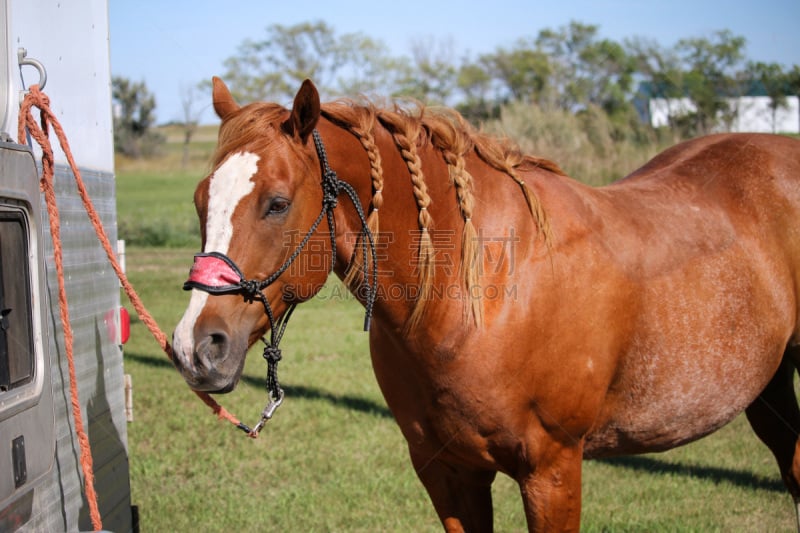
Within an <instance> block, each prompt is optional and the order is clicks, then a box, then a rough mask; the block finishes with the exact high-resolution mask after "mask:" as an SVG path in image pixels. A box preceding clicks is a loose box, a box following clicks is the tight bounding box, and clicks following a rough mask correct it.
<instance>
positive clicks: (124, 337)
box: [119, 307, 131, 344]
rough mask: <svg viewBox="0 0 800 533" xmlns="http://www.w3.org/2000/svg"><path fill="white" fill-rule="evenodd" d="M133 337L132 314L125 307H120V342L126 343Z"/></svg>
mask: <svg viewBox="0 0 800 533" xmlns="http://www.w3.org/2000/svg"><path fill="white" fill-rule="evenodd" d="M130 338H131V316H130V315H129V314H128V310H127V309H125V308H124V307H120V308H119V342H120V344H125V343H126V342H128V339H130Z"/></svg>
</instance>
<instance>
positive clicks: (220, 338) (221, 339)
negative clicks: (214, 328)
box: [209, 333, 228, 345]
mask: <svg viewBox="0 0 800 533" xmlns="http://www.w3.org/2000/svg"><path fill="white" fill-rule="evenodd" d="M209 337H211V344H212V345H224V344H225V343H227V342H228V336H227V335H225V334H224V333H212V334H211V335H209Z"/></svg>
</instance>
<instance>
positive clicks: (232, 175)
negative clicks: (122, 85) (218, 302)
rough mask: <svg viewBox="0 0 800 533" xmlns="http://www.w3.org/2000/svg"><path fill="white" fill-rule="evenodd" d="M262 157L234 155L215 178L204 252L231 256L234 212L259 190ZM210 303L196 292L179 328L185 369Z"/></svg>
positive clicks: (178, 345)
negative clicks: (257, 179) (256, 180)
mask: <svg viewBox="0 0 800 533" xmlns="http://www.w3.org/2000/svg"><path fill="white" fill-rule="evenodd" d="M258 159H259V157H258V156H257V155H256V154H253V153H250V152H240V153H236V154H233V155H232V156H230V157H229V158H228V159H226V160H225V162H224V163H222V164H221V165H220V166H219V168H217V170H216V171H215V172H214V174H213V175H212V176H211V180H210V183H209V188H208V215H207V217H206V244H205V247H204V248H203V251H204V252H206V253H208V252H220V253H223V254H227V253H228V247H229V246H230V243H231V237H233V221H232V220H231V218H232V217H233V212H234V211H235V210H236V206H238V205H239V202H240V201H241V200H242V198H244V197H245V196H247V195H248V194H250V193H251V192H252V191H253V189H254V188H255V183H254V182H253V181H251V178H252V177H253V176H255V174H256V171H257V169H258V167H257V164H258ZM206 300H208V293H207V292H205V291H199V290H197V289H192V297H191V299H190V300H189V307H187V308H186V312H185V313H184V314H183V318H181V321H180V322H179V323H178V325H177V326H176V328H175V334H174V337H173V344H174V345H175V354H176V356H177V357H180V358H181V360H182V362H183V364H184V366H186V367H188V368H192V367H193V366H194V364H193V357H192V352H193V351H194V333H193V332H194V324H195V321H197V317H198V316H200V312H201V311H202V310H203V307H204V306H205V304H206Z"/></svg>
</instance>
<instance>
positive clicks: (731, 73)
mask: <svg viewBox="0 0 800 533" xmlns="http://www.w3.org/2000/svg"><path fill="white" fill-rule="evenodd" d="M745 44H746V40H745V38H744V37H739V36H735V35H733V34H732V33H731V32H730V31H729V30H722V31H717V32H715V33H714V34H713V35H712V37H711V38H710V39H707V38H691V39H681V40H680V41H678V44H677V46H676V50H677V52H678V54H679V55H680V56H681V59H682V61H683V63H684V68H685V74H684V79H683V82H684V90H685V91H686V95H687V96H688V97H689V99H691V101H692V103H693V104H694V107H695V111H694V113H693V115H692V121H691V122H690V124H689V125H690V126H691V127H692V131H688V132H687V133H688V134H690V135H696V134H705V133H709V132H711V131H713V130H714V129H715V128H717V127H718V126H719V125H720V123H722V124H723V125H726V126H728V127H729V126H730V124H731V123H732V121H733V119H734V118H735V116H736V109H733V108H731V106H730V105H729V104H728V98H730V97H735V96H739V94H738V93H739V90H738V89H739V87H740V85H739V83H738V80H737V76H736V73H737V69H738V67H739V66H740V64H741V62H742V59H743V57H744V52H743V51H744V47H745Z"/></svg>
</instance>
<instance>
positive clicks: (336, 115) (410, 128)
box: [322, 100, 564, 330]
mask: <svg viewBox="0 0 800 533" xmlns="http://www.w3.org/2000/svg"><path fill="white" fill-rule="evenodd" d="M322 114H323V116H324V117H325V118H327V119H328V120H330V121H332V122H334V123H335V124H337V125H338V126H340V127H342V128H344V129H346V130H348V131H350V132H351V133H352V134H354V135H355V136H356V137H357V138H358V139H359V141H360V142H361V145H362V146H363V147H364V149H365V150H366V152H367V155H368V157H369V161H370V174H371V176H372V188H373V198H372V212H371V213H370V217H369V223H370V230H372V231H373V235H377V234H378V227H379V223H378V211H379V209H380V207H381V206H382V205H383V196H382V191H383V175H382V169H381V156H380V152H379V150H378V147H377V145H376V144H375V138H374V134H373V130H374V128H375V125H376V123H378V124H380V125H382V126H383V127H384V128H386V130H388V131H389V133H391V134H392V137H393V139H394V142H395V144H396V146H397V149H398V150H399V151H400V154H401V155H402V157H403V160H404V161H405V162H406V166H407V168H408V171H409V175H410V178H411V185H412V188H413V192H414V197H415V199H416V202H417V208H418V210H419V214H418V219H417V222H418V226H419V230H420V241H419V253H418V268H419V272H420V293H419V297H418V299H417V302H416V304H415V306H414V309H413V311H412V314H411V317H410V318H409V321H408V324H407V329H408V330H412V329H414V328H415V327H416V326H417V324H418V323H419V321H420V320H421V318H422V314H423V312H424V309H425V302H426V301H427V300H428V298H429V295H430V292H431V290H432V286H433V267H434V263H433V256H434V248H433V242H432V240H431V236H430V229H431V226H432V223H433V220H432V217H431V215H430V213H429V212H428V206H429V205H430V203H431V199H430V196H429V195H428V188H427V186H426V184H425V177H424V176H423V173H422V165H421V162H420V159H419V156H418V154H417V148H418V147H422V146H425V145H426V144H431V145H432V146H434V147H435V148H437V149H438V150H439V151H440V152H441V153H442V158H443V159H444V161H445V163H446V164H447V168H448V171H449V175H450V179H451V180H452V182H453V184H454V185H455V194H456V200H457V202H458V206H459V211H460V214H461V218H462V220H463V222H464V228H463V233H462V238H461V262H460V265H461V272H462V276H463V280H464V286H465V288H466V291H467V293H466V294H467V295H468V299H469V302H470V305H469V306H467V307H465V309H464V311H465V314H466V315H470V314H472V317H473V318H474V320H475V322H476V323H477V324H481V323H482V320H483V318H482V316H483V312H482V305H481V301H480V297H479V295H478V293H477V291H474V290H473V288H475V287H477V286H478V275H479V272H480V267H481V258H480V248H479V246H478V236H477V232H476V230H475V224H474V222H473V221H472V212H473V208H474V205H475V199H474V196H473V177H472V175H471V174H470V173H469V172H468V171H467V169H466V157H467V155H469V154H470V153H473V152H474V153H475V154H476V155H477V156H478V157H480V158H481V159H482V160H483V161H484V162H485V163H487V164H488V165H489V166H491V167H492V168H494V169H496V170H499V171H501V172H503V173H505V174H507V175H508V176H509V177H510V178H511V179H512V180H514V181H515V182H516V183H517V184H518V185H519V186H520V188H521V191H522V193H523V195H524V198H525V201H526V203H527V205H528V209H529V210H530V213H531V215H532V217H533V219H534V222H535V224H536V227H537V228H538V229H539V231H540V232H541V234H542V235H543V236H544V239H545V243H546V244H547V245H548V246H549V243H550V240H551V235H550V226H549V224H548V222H547V217H546V213H545V211H544V208H543V207H542V205H541V203H540V202H539V200H538V198H537V197H536V195H535V194H534V193H533V192H532V191H531V190H530V189H529V188H528V186H527V185H526V184H525V182H524V181H522V179H521V178H520V177H519V175H518V173H517V169H520V168H530V167H539V168H542V169H544V170H547V171H550V172H554V173H556V174H562V175H563V174H564V172H563V171H562V170H561V168H560V167H559V166H558V165H557V164H556V163H554V162H552V161H549V160H547V159H542V158H537V157H531V156H526V155H524V154H522V152H521V151H520V149H519V148H518V147H517V145H516V144H514V143H512V142H511V141H510V140H508V139H497V138H494V137H490V136H488V135H485V134H482V133H479V132H478V131H476V130H475V129H474V128H473V127H472V126H470V125H469V123H467V121H466V120H464V118H463V117H462V116H461V115H460V114H459V113H457V112H456V111H454V110H451V109H444V108H443V109H436V110H432V109H430V108H420V109H419V110H418V112H417V113H415V114H412V113H411V112H409V111H406V110H404V109H400V108H399V107H394V108H392V109H381V108H376V107H374V106H371V105H357V104H355V103H354V102H352V101H349V100H340V101H337V102H333V103H329V104H325V105H324V106H323V107H322ZM358 266H359V265H354V267H353V268H351V270H350V273H351V274H355V273H357V272H358V271H359V268H358ZM351 281H352V276H348V277H347V278H345V282H346V283H349V282H351Z"/></svg>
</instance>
